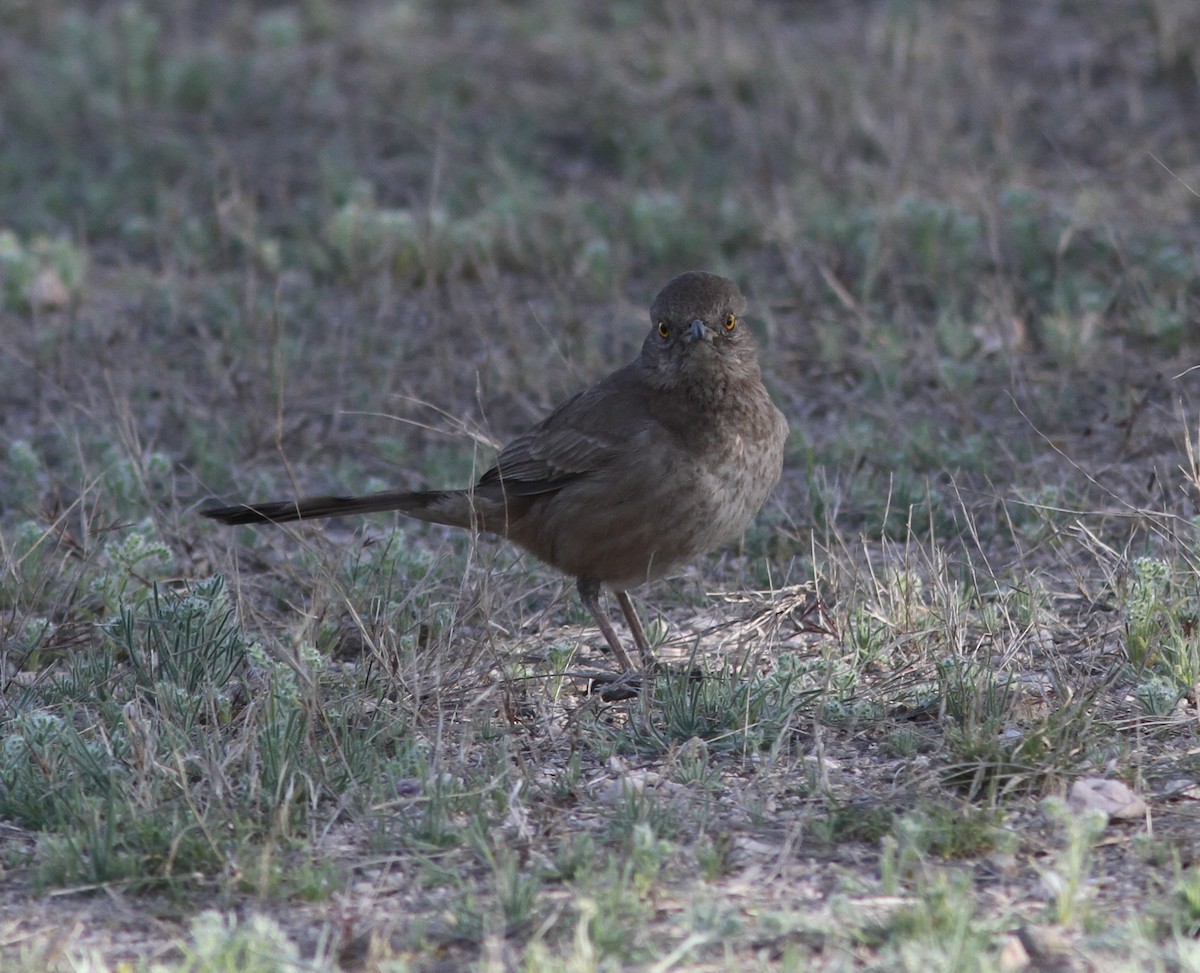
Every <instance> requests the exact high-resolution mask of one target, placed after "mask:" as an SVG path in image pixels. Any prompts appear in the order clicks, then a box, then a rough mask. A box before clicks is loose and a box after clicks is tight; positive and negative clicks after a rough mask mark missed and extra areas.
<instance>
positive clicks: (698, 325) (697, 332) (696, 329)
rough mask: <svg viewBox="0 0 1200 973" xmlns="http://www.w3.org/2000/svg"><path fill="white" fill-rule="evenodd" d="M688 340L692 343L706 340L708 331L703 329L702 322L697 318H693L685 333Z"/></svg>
mask: <svg viewBox="0 0 1200 973" xmlns="http://www.w3.org/2000/svg"><path fill="white" fill-rule="evenodd" d="M685 333H686V334H687V336H688V338H689V339H690V340H692V341H703V340H705V339H707V338H708V329H707V328H705V327H704V322H703V321H701V320H700V319H699V318H695V319H694V320H693V321H692V323H691V324H690V325H688V329H687V331H686V332H685Z"/></svg>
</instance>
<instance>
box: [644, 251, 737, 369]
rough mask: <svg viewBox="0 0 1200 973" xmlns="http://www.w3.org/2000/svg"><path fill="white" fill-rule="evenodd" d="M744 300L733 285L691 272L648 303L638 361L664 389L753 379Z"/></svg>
mask: <svg viewBox="0 0 1200 973" xmlns="http://www.w3.org/2000/svg"><path fill="white" fill-rule="evenodd" d="M745 310H746V299H745V298H744V297H743V296H742V292H741V291H740V290H738V286H737V284H735V283H734V282H733V281H731V280H729V279H728V278H725V277H718V276H717V275H716V274H706V273H703V272H701V271H697V270H693V271H689V272H687V273H686V274H680V275H679V276H678V277H676V278H674V279H673V280H672V281H671V282H670V283H668V284H667V286H666V287H664V288H663V289H662V290H661V291H659V293H658V296H657V297H656V298H655V299H654V303H653V304H651V305H650V334H649V335H647V336H646V341H645V343H644V344H643V345H642V363H643V365H645V366H647V367H648V368H649V369H650V371H651V374H652V375H653V377H654V380H656V382H659V383H662V385H663V386H664V387H666V386H678V385H680V384H682V385H684V386H688V387H690V386H693V385H696V384H697V383H700V385H699V386H698V387H703V385H705V384H707V385H710V386H711V385H713V384H714V383H718V384H719V385H721V386H723V385H724V384H726V382H727V381H728V380H729V379H733V378H737V377H740V376H743V375H745V376H747V377H754V378H757V376H758V358H757V354H756V352H755V347H754V337H753V335H751V333H750V330H749V329H748V328H747V327H746V325H745V323H744V322H743V321H742V313H743V312H744V311H745Z"/></svg>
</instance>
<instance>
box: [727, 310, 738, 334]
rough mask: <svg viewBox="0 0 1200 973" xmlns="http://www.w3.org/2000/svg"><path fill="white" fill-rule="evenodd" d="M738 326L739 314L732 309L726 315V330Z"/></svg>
mask: <svg viewBox="0 0 1200 973" xmlns="http://www.w3.org/2000/svg"><path fill="white" fill-rule="evenodd" d="M736 327H737V315H736V314H734V313H733V312H732V311H730V312H729V313H728V314H726V315H725V330H726V331H732V330H733V329H734V328H736Z"/></svg>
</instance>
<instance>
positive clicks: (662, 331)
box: [658, 321, 671, 338]
mask: <svg viewBox="0 0 1200 973" xmlns="http://www.w3.org/2000/svg"><path fill="white" fill-rule="evenodd" d="M658 336H659V337H660V338H669V337H671V329H670V328H668V327H667V322H666V321H659V322H658Z"/></svg>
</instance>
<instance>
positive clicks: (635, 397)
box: [201, 271, 788, 674]
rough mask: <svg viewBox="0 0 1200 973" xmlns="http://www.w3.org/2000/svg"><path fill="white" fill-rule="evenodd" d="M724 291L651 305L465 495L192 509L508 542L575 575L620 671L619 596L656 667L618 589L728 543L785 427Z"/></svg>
mask: <svg viewBox="0 0 1200 973" xmlns="http://www.w3.org/2000/svg"><path fill="white" fill-rule="evenodd" d="M745 309H746V299H745V298H744V297H743V296H742V293H741V291H740V290H739V288H738V286H737V284H736V283H734V282H733V281H732V280H729V279H727V278H725V277H721V276H718V275H716V274H711V273H705V272H703V271H688V272H687V273H683V274H680V275H679V276H677V277H674V278H673V279H672V280H670V281H669V282H668V283H667V285H666V286H665V287H663V289H662V290H661V291H660V292H659V293H658V295H657V296H656V297H655V298H654V300H653V302H652V303H651V305H650V331H649V334H647V336H646V338H645V341H644V342H643V344H642V349H641V353H640V354H639V355H638V356H637V357H636V358H635V359H634V360H633V361H632V362H630V363H629V364H627V365H625V366H624V367H622V368H619V369H617V370H616V371H615V372H613V373H612V374H610V375H609V376H608V377H607V378H604V379H601V380H600V381H599V382H597V383H595V384H594V385H591V386H589V387H587V388H585V389H583V390H582V391H580V392H578V393H576V394H575V395H574V396H572V397H571V398H569V399H567V400H566V401H565V402H563V403H562V404H561V405H559V406H558V407H557V408H556V409H554V410H553V411H552V412H551V413H550V414H549V415H548V416H546V418H545V419H543V420H542V421H541V422H539V423H538V424H536V425H535V426H533V427H532V428H531V429H529V430H528V431H526V432H524V433H522V434H521V435H519V436H517V437H516V438H515V439H513V440H512V442H510V443H509V444H508V445H507V446H505V447H504V448H503V449H501V450H500V453H499V455H498V456H497V457H496V461H495V463H494V465H493V466H492V467H491V468H490V469H488V470H487V471H486V472H485V473H484V474H483V475H482V476H481V477H480V478H479V480H478V481H477V482H476V483H475V484H474V485H473V486H470V487H467V488H465V489H452V490H418V491H409V490H386V491H381V492H377V493H367V494H361V495H357V496H314V497H301V498H298V499H292V500H279V501H274V502H270V503H248V504H236V505H233V506H222V507H215V508H208V509H204V510H201V513H202V514H203V515H204V516H205V517H209V518H212V519H214V520H217V521H220V522H221V523H224V524H258V523H271V524H278V523H284V522H287V521H295V520H309V519H314V518H321V517H335V516H341V515H345V514H365V513H372V512H376V511H386V510H398V511H400V512H401V513H403V514H406V515H407V516H409V517H412V518H415V519H417V520H422V521H427V522H431V523H435V524H446V525H450V526H454V527H463V528H467V529H470V530H473V531H477V532H480V531H483V532H490V533H493V534H498V535H501V536H503V537H506V538H507V539H509V540H510V541H513V542H514V543H516V544H517V545H518V546H519V547H522V548H524V549H525V550H527V551H528V552H530V553H531V554H533V555H534V557H536V558H538V559H539V560H541V561H543V562H545V563H546V564H549V565H550V566H552V567H554V568H557V569H558V570H559V571H561V572H562V573H563V574H565V575H567V576H569V577H571V578H573V579H574V580H575V585H576V588H577V590H578V592H579V597H580V599H581V601H582V602H583V605H584V607H586V608H587V610H588V612H589V614H590V615H591V616H592V618H593V619H594V620H595V622H596V625H597V626H598V628H599V629H600V632H601V634H602V635H603V637H604V641H605V642H606V643H607V645H608V647H609V649H610V650H611V652H612V654H613V656H614V657H615V658H616V660H617V662H618V663H619V665H620V666H621V667H622V669H624V670H625V672H626V673H631V674H632V673H636V672H637V671H639V670H637V668H636V667H635V665H634V663H633V660H632V659H631V658H630V655H629V653H628V652H627V651H626V649H625V646H624V645H623V644H622V642H621V639H620V638H619V637H618V636H617V633H616V630H615V629H614V627H613V625H612V622H611V621H610V619H609V617H608V616H607V615H606V614H605V612H604V611H603V610H602V608H601V605H600V593H601V591H602V590H603V589H605V588H607V589H608V590H610V591H611V592H612V593H613V594H614V595H615V597H616V600H617V603H618V605H620V608H621V612H622V614H623V615H624V617H625V621H626V624H627V625H628V627H629V632H630V635H631V636H632V638H633V642H634V645H635V647H636V649H637V652H638V655H639V658H640V660H641V663H642V666H643V667H645V668H646V669H651V668H653V667H654V665H655V659H654V653H653V652H652V651H651V648H650V644H649V641H648V640H647V638H646V632H645V629H644V628H643V627H642V623H641V620H640V618H639V617H638V613H637V610H636V609H635V608H634V605H633V602H632V601H631V600H630V597H629V590H630V589H632V588H635V587H638V586H640V585H642V584H645V583H647V582H651V581H655V580H657V579H659V578H662V577H663V576H665V575H667V574H669V573H671V572H672V571H674V570H676V569H677V568H679V567H680V566H682V565H684V564H686V563H688V562H690V561H692V560H694V559H695V558H697V557H699V556H701V555H703V554H706V553H708V552H709V551H711V550H713V549H714V548H716V547H719V546H721V545H723V544H726V543H729V542H731V541H733V540H736V539H737V538H739V537H740V536H741V535H742V534H743V533H744V532H745V530H746V528H747V526H748V525H749V524H750V521H751V520H752V519H753V518H754V516H755V515H756V514H757V513H758V511H759V509H760V508H761V507H762V505H763V503H764V502H765V501H766V499H767V497H768V496H769V495H770V493H771V491H772V490H773V489H774V487H775V485H776V483H778V481H779V478H780V476H781V473H782V469H783V458H784V443H785V440H786V439H787V435H788V424H787V421H786V419H785V418H784V415H783V413H782V412H780V410H779V409H778V408H777V407H776V405H775V404H774V402H773V401H772V400H771V397H770V395H769V394H768V392H767V390H766V388H765V386H764V385H763V382H762V375H761V371H760V368H759V362H758V353H757V350H756V347H755V341H754V336H753V334H752V333H751V331H750V329H749V328H747V327H746V324H745V322H744V321H743V320H742V315H743V313H744V312H745Z"/></svg>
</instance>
